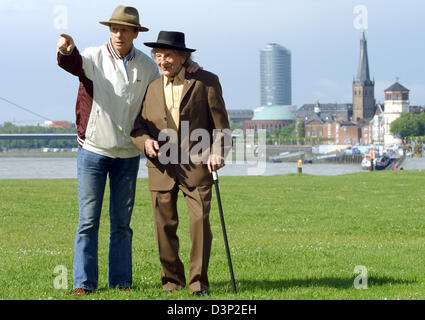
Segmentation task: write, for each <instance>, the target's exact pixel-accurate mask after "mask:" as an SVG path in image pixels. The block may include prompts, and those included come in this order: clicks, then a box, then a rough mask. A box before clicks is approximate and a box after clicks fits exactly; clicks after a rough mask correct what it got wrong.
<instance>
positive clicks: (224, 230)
mask: <svg viewBox="0 0 425 320" xmlns="http://www.w3.org/2000/svg"><path fill="white" fill-rule="evenodd" d="M212 175H213V180H214V185H215V192H216V195H217V202H218V210H219V212H220V220H221V228H222V229H223V237H224V245H225V246H226V253H227V263H228V264H229V271H230V279H231V281H232V287H233V292H234V293H237V292H236V284H235V277H234V275H233V267H232V259H231V258H230V250H229V242H228V241H227V233H226V226H225V224H224V217H223V208H222V207H221V198H220V189H219V188H218V175H217V171H213V173H212Z"/></svg>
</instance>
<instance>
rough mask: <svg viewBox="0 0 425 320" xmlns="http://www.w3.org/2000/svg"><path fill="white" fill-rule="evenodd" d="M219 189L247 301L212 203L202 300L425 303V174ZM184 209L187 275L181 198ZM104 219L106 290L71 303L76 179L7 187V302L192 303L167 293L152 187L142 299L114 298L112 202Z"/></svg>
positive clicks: (1, 239)
mask: <svg viewBox="0 0 425 320" xmlns="http://www.w3.org/2000/svg"><path fill="white" fill-rule="evenodd" d="M220 189H221V198H222V202H223V210H224V215H225V221H226V227H227V233H228V238H229V244H230V247H231V254H232V260H233V268H234V273H235V278H236V285H237V288H238V294H237V295H234V294H233V293H232V287H231V283H230V276H229V270H228V266H227V259H226V252H225V247H224V243H223V235H222V232H221V225H220V219H219V214H218V209H217V203H216V201H215V197H214V198H213V202H212V203H213V204H212V209H211V223H212V229H213V235H214V240H213V249H212V253H211V260H210V267H209V278H210V282H211V287H210V296H209V297H207V298H202V299H214V300H221V299H225V300H228V299H229V300H230V299H425V263H424V259H425V248H424V244H425V218H424V214H425V192H424V189H425V172H421V171H398V172H393V171H384V172H363V173H358V174H350V175H343V176H332V177H329V176H309V175H300V176H299V175H296V174H294V175H282V176H272V177H221V178H220ZM214 195H215V194H214ZM107 197H108V192H107V193H106V198H105V199H108V198H107ZM178 205H179V209H180V226H179V237H180V242H181V246H180V254H181V257H182V260H183V262H184V263H185V266H186V272H187V271H188V257H189V250H190V241H189V232H188V215H187V211H186V204H185V202H184V199H183V197H181V199H180V200H179V204H178ZM103 210H104V211H103V213H102V221H101V228H100V234H99V290H98V292H96V293H94V294H92V295H90V296H88V297H79V298H74V297H71V296H70V293H71V291H72V261H73V247H74V236H75V231H76V227H77V220H78V204H77V182H76V180H72V179H71V180H0V299H173V300H174V299H177V300H179V299H194V298H193V296H192V295H191V294H190V292H189V290H187V289H184V290H181V291H178V292H173V293H168V294H166V293H162V291H161V285H160V264H159V259H158V253H157V248H156V241H155V235H154V230H153V217H152V210H151V203H150V196H149V192H148V189H147V180H146V179H140V180H139V181H138V190H137V196H136V205H135V210H134V212H133V219H132V228H133V231H134V238H133V278H134V290H133V291H132V292H130V293H127V292H121V291H117V290H113V289H109V288H108V287H107V255H108V236H109V215H108V211H107V210H108V201H105V203H104V209H103ZM57 266H64V267H65V268H66V269H67V271H68V281H67V282H66V283H65V284H67V286H68V289H66V290H65V289H55V286H54V283H55V280H56V281H57V279H56V277H58V276H59V275H60V274H62V275H63V273H55V268H56V267H57ZM356 266H364V267H365V268H366V269H367V271H368V274H367V276H368V282H367V284H368V288H367V289H361V290H359V289H356V288H355V287H354V280H355V278H356V277H357V276H358V275H359V274H358V273H354V269H355V267H356ZM362 283H363V284H364V282H362ZM198 299H199V298H198Z"/></svg>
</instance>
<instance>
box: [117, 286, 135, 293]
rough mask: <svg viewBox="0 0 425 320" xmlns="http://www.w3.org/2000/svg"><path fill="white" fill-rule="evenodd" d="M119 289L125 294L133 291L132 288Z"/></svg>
mask: <svg viewBox="0 0 425 320" xmlns="http://www.w3.org/2000/svg"><path fill="white" fill-rule="evenodd" d="M119 289H120V290H122V291H125V292H130V291H132V290H133V289H132V288H131V287H120V288H119Z"/></svg>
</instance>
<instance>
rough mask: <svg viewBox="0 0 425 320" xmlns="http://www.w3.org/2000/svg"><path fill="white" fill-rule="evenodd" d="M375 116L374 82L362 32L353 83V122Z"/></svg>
mask: <svg viewBox="0 0 425 320" xmlns="http://www.w3.org/2000/svg"><path fill="white" fill-rule="evenodd" d="M374 114H375V81H372V80H370V75H369V60H368V57H367V42H366V38H365V34H364V32H363V36H362V39H361V40H360V60H359V67H358V70H357V78H356V79H355V80H354V81H353V121H354V122H358V121H360V120H361V119H370V118H372V117H373V115H374Z"/></svg>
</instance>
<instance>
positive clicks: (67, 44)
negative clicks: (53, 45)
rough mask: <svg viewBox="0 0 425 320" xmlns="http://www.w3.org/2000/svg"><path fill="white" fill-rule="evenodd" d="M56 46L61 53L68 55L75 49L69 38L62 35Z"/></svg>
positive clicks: (72, 41)
mask: <svg viewBox="0 0 425 320" xmlns="http://www.w3.org/2000/svg"><path fill="white" fill-rule="evenodd" d="M57 46H58V50H59V51H60V52H61V53H63V54H70V53H71V52H72V50H74V48H75V43H74V40H73V39H72V37H71V36H69V35H67V34H64V33H62V34H61V35H60V38H59V39H58V42H57Z"/></svg>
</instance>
